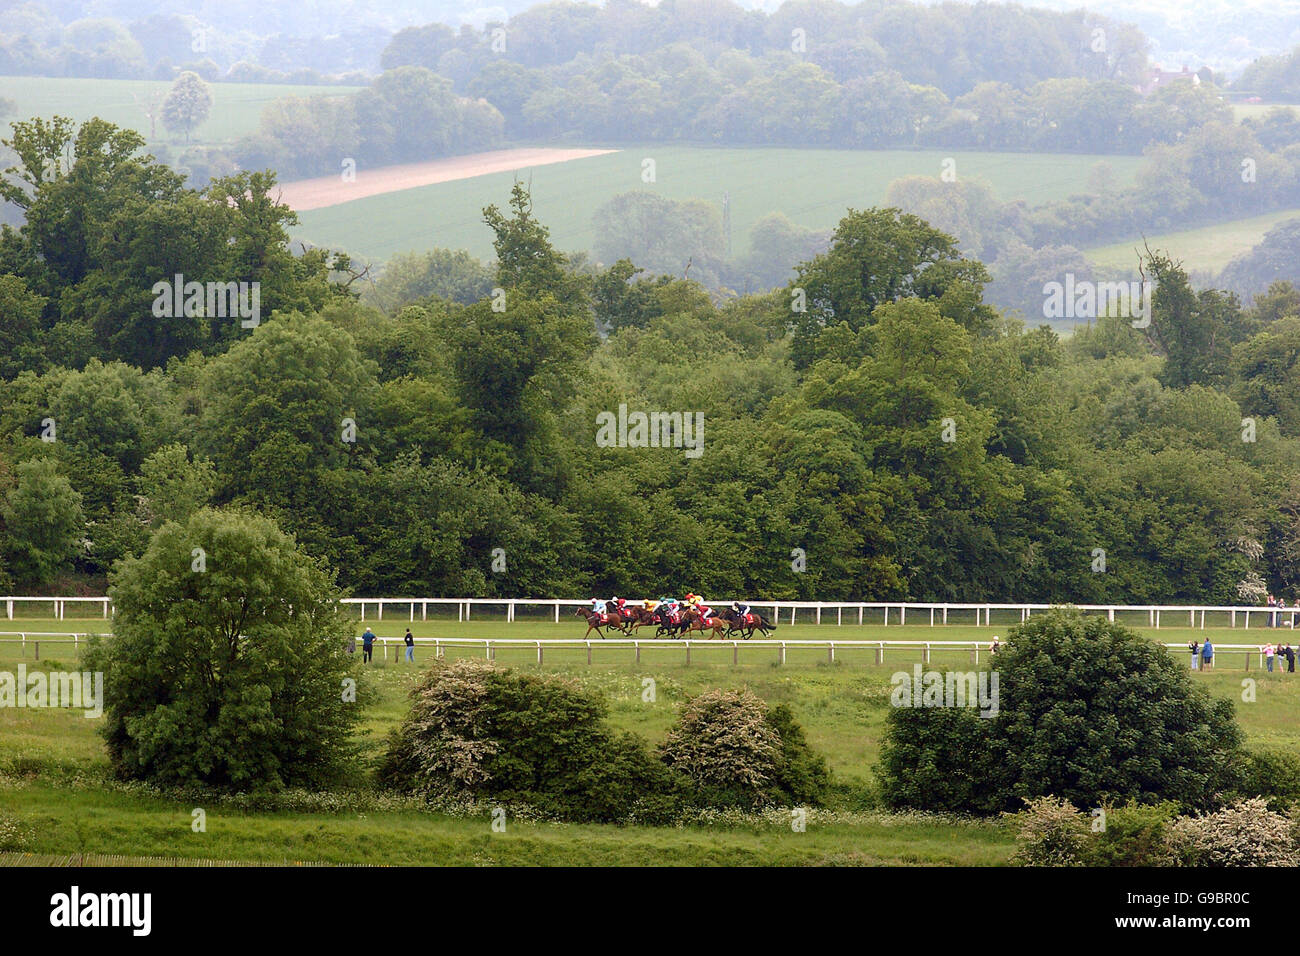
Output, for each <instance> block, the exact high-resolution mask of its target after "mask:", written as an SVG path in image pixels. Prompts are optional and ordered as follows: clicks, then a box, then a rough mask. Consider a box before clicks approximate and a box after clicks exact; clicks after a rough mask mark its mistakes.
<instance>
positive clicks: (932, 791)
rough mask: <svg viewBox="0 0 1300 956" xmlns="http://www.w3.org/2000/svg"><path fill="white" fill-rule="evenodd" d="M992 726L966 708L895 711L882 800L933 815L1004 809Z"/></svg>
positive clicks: (888, 722)
mask: <svg viewBox="0 0 1300 956" xmlns="http://www.w3.org/2000/svg"><path fill="white" fill-rule="evenodd" d="M992 759H993V749H992V746H991V743H990V740H989V727H988V721H987V720H984V719H981V718H980V717H979V715H978V714H977V713H976V712H975V711H974V710H973V709H970V708H965V707H938V708H921V707H896V708H891V710H890V711H889V714H888V716H887V717H886V719H885V736H884V740H883V741H882V743H881V748H880V773H879V777H880V795H881V799H882V800H883V801H884V804H885V806H887V807H893V808H899V809H901V808H909V809H913V810H925V811H929V812H933V813H996V812H998V811H999V810H1002V809H1004V807H1003V804H1004V802H1005V801H1004V799H1003V797H1002V795H1001V794H1000V793H998V792H997V790H996V788H995V786H994V781H995V775H994V771H993V767H992V766H991V761H992Z"/></svg>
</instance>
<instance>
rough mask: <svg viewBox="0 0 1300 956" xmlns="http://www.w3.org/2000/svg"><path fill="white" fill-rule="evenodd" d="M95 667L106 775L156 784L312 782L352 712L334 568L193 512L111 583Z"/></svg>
mask: <svg viewBox="0 0 1300 956" xmlns="http://www.w3.org/2000/svg"><path fill="white" fill-rule="evenodd" d="M110 594H111V595H112V597H113V603H114V607H115V616H114V622H113V630H114V633H113V636H112V637H108V638H104V639H103V640H102V641H100V642H98V643H96V644H95V645H94V646H92V648H91V650H90V653H89V663H88V666H89V667H90V668H91V669H92V670H102V671H103V672H104V675H105V700H106V701H107V708H106V713H105V719H106V723H105V727H104V731H103V732H104V737H105V739H106V741H107V743H108V753H109V759H110V760H111V762H112V764H113V767H114V769H115V771H116V772H117V773H118V774H120V775H121V776H123V777H126V778H130V779H140V780H147V781H149V782H151V783H155V784H159V785H162V786H192V785H206V786H212V787H219V788H230V789H236V790H248V789H264V788H265V789H275V788H279V787H283V786H305V787H321V786H328V785H330V784H334V783H337V782H338V781H339V780H340V779H341V778H342V776H343V775H344V774H345V773H346V772H348V771H350V770H352V769H353V767H352V764H351V758H352V757H353V755H354V753H355V749H354V741H353V739H352V735H353V733H354V731H355V728H356V726H357V724H358V723H359V721H360V718H361V705H360V704H359V703H358V702H357V700H358V697H357V696H356V695H355V694H354V693H353V691H354V690H355V689H356V684H355V683H354V681H355V679H356V675H355V674H354V672H353V662H352V661H351V659H350V658H349V656H348V654H347V652H346V650H345V646H344V645H345V642H346V639H347V636H348V635H349V634H350V633H351V624H350V623H349V622H348V621H346V620H345V619H344V618H343V617H342V615H341V613H340V609H339V607H340V606H339V604H338V598H339V597H340V593H339V592H338V590H337V589H336V588H335V586H334V582H333V575H332V574H331V573H329V572H327V571H326V570H325V569H324V568H323V567H321V566H320V565H319V564H318V563H317V562H316V561H315V560H314V559H312V558H310V557H309V556H308V555H306V554H305V553H304V552H303V551H302V550H301V549H300V548H299V547H298V546H297V545H296V544H295V542H294V541H293V539H292V538H290V537H288V536H286V535H285V534H284V533H283V532H281V531H280V530H279V529H278V528H277V527H276V526H275V524H274V523H273V522H271V521H269V520H267V519H265V518H261V517H258V516H255V515H252V514H247V513H240V512H223V511H213V510H203V511H199V512H197V513H195V514H193V515H192V516H191V517H190V518H188V519H187V520H186V521H185V522H184V523H176V522H171V523H168V524H166V525H164V526H163V527H162V528H161V529H160V530H159V531H158V532H156V533H155V535H154V537H153V539H152V540H151V541H150V542H149V546H148V548H147V549H146V550H145V552H144V554H142V555H141V556H140V557H138V558H129V559H127V560H126V561H124V562H123V563H122V564H121V565H120V566H119V567H118V568H117V570H116V571H115V573H114V574H113V575H112V578H111V588H110Z"/></svg>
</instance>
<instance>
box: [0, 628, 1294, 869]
mask: <svg viewBox="0 0 1300 956" xmlns="http://www.w3.org/2000/svg"><path fill="white" fill-rule="evenodd" d="M69 610H70V609H69ZM371 612H373V608H372V609H371ZM476 613H478V616H479V617H480V618H483V619H480V620H471V621H470V622H457V621H456V620H455V608H454V606H453V607H452V608H451V609H450V615H448V614H447V613H446V612H444V613H443V614H441V615H438V616H436V617H433V618H432V619H430V620H421V619H420V617H421V615H420V612H419V609H418V608H417V611H416V615H415V616H416V621H415V622H414V624H413V625H412V628H413V631H414V633H415V634H416V635H417V637H420V638H439V639H452V638H488V639H492V640H501V639H505V638H516V639H523V640H526V641H528V642H531V643H529V644H526V645H522V646H520V645H496V646H495V647H494V650H493V653H494V656H495V659H496V660H497V661H498V662H499V663H502V664H512V665H515V666H519V667H523V668H530V669H531V668H537V667H538V664H537V642H542V647H543V663H542V665H541V667H542V668H544V669H545V670H546V671H548V672H553V673H560V674H564V675H567V676H569V677H571V678H572V679H574V680H576V681H577V682H578V683H579V684H580V685H582V686H583V687H585V688H587V689H588V690H591V691H595V692H598V693H600V694H601V695H602V696H604V698H605V699H606V700H607V701H608V702H609V719H610V722H611V723H612V724H613V725H614V726H616V727H618V728H620V729H625V730H629V731H632V732H635V733H637V734H639V735H641V736H642V737H644V738H645V739H647V740H648V741H650V742H652V743H654V742H658V741H659V740H661V739H662V738H663V736H664V734H665V733H666V732H667V730H668V728H669V727H670V726H671V725H672V723H673V721H674V720H675V717H676V713H677V710H678V708H679V707H680V705H681V703H682V702H683V701H684V700H685V699H686V698H687V697H690V696H692V695H695V694H698V693H700V692H702V691H704V690H707V689H709V688H713V687H719V686H721V687H742V686H743V687H748V688H749V689H750V690H752V691H753V692H754V693H756V694H758V695H759V696H761V697H763V698H764V699H765V700H767V701H768V702H770V703H773V704H775V703H785V704H787V705H788V706H790V707H791V709H792V710H793V711H794V714H795V716H796V718H797V719H798V721H799V722H800V724H801V725H802V726H803V727H804V729H805V731H806V733H807V735H808V739H809V741H810V743H811V744H812V746H813V747H814V748H816V749H817V750H818V751H819V752H820V753H822V754H823V755H825V757H826V759H827V761H828V763H829V764H830V766H831V769H832V771H833V773H834V775H835V779H836V781H837V782H838V784H840V787H839V790H838V793H839V796H838V797H837V798H836V799H837V801H838V802H837V805H836V806H835V807H834V809H833V812H831V813H829V814H826V815H823V816H816V815H814V816H813V817H812V818H810V824H809V827H808V831H807V832H806V833H796V832H794V831H793V830H791V828H790V827H788V826H785V825H782V823H781V821H779V820H777V821H775V822H771V821H769V823H768V824H762V825H760V824H756V823H755V824H743V825H738V824H734V823H733V824H730V825H722V824H718V825H713V826H690V827H679V828H648V827H626V828H619V827H601V826H576V825H560V824H544V823H527V822H523V821H517V822H512V823H511V824H509V825H508V826H507V831H506V833H504V834H501V833H493V832H492V831H491V828H490V826H489V821H488V820H487V819H486V818H482V819H479V818H475V817H468V818H455V817H449V816H446V815H444V814H434V813H430V812H427V811H423V810H420V809H417V808H414V807H411V806H400V807H397V808H391V807H386V806H381V804H383V800H384V799H385V798H383V797H381V796H380V795H378V794H376V793H374V792H373V791H370V790H368V789H366V786H367V781H368V778H369V774H370V773H372V772H373V769H374V766H375V765H376V763H377V762H378V760H379V758H380V756H381V755H382V753H383V751H384V741H385V738H386V736H387V735H388V733H389V731H390V730H392V729H393V728H394V727H396V726H397V725H398V724H399V723H400V722H401V720H402V718H403V716H404V715H405V712H406V707H407V694H408V692H409V690H410V688H411V687H412V686H413V684H414V682H415V681H416V679H417V678H418V675H419V673H420V671H421V670H422V669H423V668H424V667H426V666H427V665H428V662H429V661H430V660H431V659H432V657H433V654H434V649H433V647H431V646H429V645H425V644H421V645H420V646H418V647H417V650H416V663H415V664H414V665H410V664H406V663H405V662H404V661H402V662H397V661H395V659H394V658H395V656H396V654H397V647H398V642H399V641H400V637H401V635H402V633H403V632H404V630H405V628H406V626H407V625H408V623H410V622H409V616H410V615H409V611H408V613H407V614H404V615H397V614H396V613H386V614H385V620H384V621H383V622H378V621H373V620H368V621H367V623H369V624H372V625H373V628H374V630H375V632H376V634H377V635H378V636H379V637H380V638H386V639H388V640H389V641H390V644H389V648H388V649H387V653H386V654H384V653H383V651H384V648H383V646H382V643H381V645H380V647H379V648H377V650H376V655H375V660H374V661H373V662H372V663H371V664H370V665H368V667H367V675H368V680H369V681H370V682H371V685H372V686H373V688H374V689H375V691H376V695H375V696H376V702H375V703H374V704H373V705H372V706H371V707H370V708H369V710H368V711H367V714H366V720H365V724H364V727H363V742H364V751H365V754H366V757H365V759H366V762H367V764H368V770H367V771H366V779H362V780H359V781H357V785H358V787H360V788H361V789H360V790H359V791H357V792H353V793H350V794H341V795H339V797H340V800H341V802H342V803H343V804H344V806H343V807H341V808H327V809H315V808H312V809H309V810H304V811H301V812H299V811H297V810H294V811H293V812H289V811H286V810H276V811H274V812H272V811H261V812H252V811H248V810H239V811H235V810H227V809H223V808H222V807H221V806H219V805H218V806H211V807H205V808H204V809H205V811H206V812H207V814H208V830H207V832H206V833H198V834H196V833H194V832H192V830H191V828H190V822H191V815H190V814H191V811H192V809H193V807H192V806H191V805H190V802H181V801H178V800H176V799H173V798H168V797H165V796H160V795H157V794H152V793H149V792H146V791H143V790H132V789H123V788H121V787H119V786H117V785H114V784H112V783H111V781H110V780H109V777H108V763H107V759H106V757H105V755H104V751H103V745H102V741H101V739H100V737H99V735H98V734H97V732H96V730H97V727H98V726H99V725H100V722H99V721H97V720H93V719H87V718H86V717H84V716H83V715H82V713H81V712H79V711H71V710H48V709H47V710H30V709H21V710H20V709H8V708H6V709H0V812H4V813H5V814H8V815H10V816H12V817H15V818H16V819H17V820H18V822H19V824H20V826H22V827H23V828H24V830H25V832H26V833H27V835H28V836H27V839H26V841H25V843H24V846H23V849H24V850H26V851H28V852H31V853H39V854H72V853H90V854H95V853H101V854H126V855H131V856H142V857H143V856H166V857H180V858H194V859H209V860H235V861H239V860H245V861H252V860H259V861H286V860H287V861H295V860H298V861H325V862H332V863H390V864H408V863H409V864H416V863H419V864H478V865H483V864H487V865H490V864H511V863H515V864H520V863H523V864H528V863H539V864H540V863H546V864H574V865H600V864H637V865H654V864H677V865H707V864H817V863H845V864H853V863H861V864H892V865H906V864H929V865H997V864H1000V863H1004V862H1005V861H1006V860H1007V858H1008V857H1009V855H1010V853H1011V851H1012V849H1013V843H1014V841H1013V835H1012V833H1011V832H1010V830H1009V829H1008V828H1007V827H1006V826H1005V825H1004V824H1002V823H1000V822H997V821H953V820H942V819H935V818H928V817H924V816H912V815H904V816H901V817H896V816H892V815H889V814H883V813H879V812H875V811H868V810H865V808H864V806H863V805H862V803H861V801H862V799H863V798H862V795H863V794H869V793H870V792H871V790H872V787H873V786H874V765H875V763H876V761H877V760H878V758H879V753H880V749H879V748H880V742H881V737H882V733H883V728H884V721H885V716H886V714H887V713H888V708H889V694H890V691H891V689H892V685H891V683H890V678H891V675H892V674H893V673H895V672H896V671H899V670H910V669H911V667H912V665H913V664H916V663H920V662H921V660H922V650H921V649H920V648H915V649H908V650H904V649H899V648H889V649H887V650H886V651H885V659H884V662H883V663H879V664H878V663H876V659H875V650H874V649H870V648H866V649H863V648H847V647H842V646H841V647H837V649H836V653H835V660H834V663H831V662H830V660H829V658H828V654H827V650H826V648H825V647H824V646H822V647H815V648H803V647H798V646H794V645H791V646H789V647H787V651H786V657H785V663H784V664H781V663H779V658H778V649H777V648H775V647H772V646H759V645H752V644H751V645H748V646H746V645H745V644H744V642H741V643H740V645H739V648H738V650H736V649H734V648H733V646H732V644H731V643H730V642H727V643H721V642H713V643H712V644H709V642H704V641H700V642H693V643H692V648H691V657H690V663H689V664H687V662H686V659H685V656H686V655H685V647H684V645H683V643H682V642H680V641H669V640H661V641H657V642H656V641H654V640H653V639H650V638H648V637H647V639H646V640H645V641H644V642H643V644H642V651H641V659H640V661H639V662H638V661H637V659H636V656H635V651H634V650H633V649H632V648H627V647H615V646H613V645H610V644H608V643H606V644H605V645H604V646H601V642H600V641H599V640H598V639H597V640H593V642H592V649H591V663H590V664H588V663H587V661H588V657H587V649H586V647H585V646H581V645H580V646H576V647H575V646H568V647H565V646H560V645H558V644H556V643H553V642H555V641H557V640H566V639H567V640H569V641H572V640H573V639H575V638H580V637H581V634H582V631H583V629H584V625H583V624H582V622H581V621H579V620H578V619H577V618H573V619H571V620H563V619H562V621H561V623H560V624H558V625H557V624H555V623H554V622H553V620H538V619H532V620H527V619H517V620H516V621H514V622H513V623H507V622H505V621H504V620H503V619H502V617H501V616H498V619H496V620H491V619H488V617H487V614H486V612H483V611H479V612H476ZM895 613H896V611H895ZM370 616H371V614H369V613H368V617H370ZM914 616H915V615H914ZM448 617H450V620H449V619H448ZM1017 619H1018V618H1017ZM833 620H834V617H833V615H832V616H830V621H832V622H833ZM925 620H926V621H928V617H927V618H926V619H925ZM1262 621H1263V618H1262V614H1261V617H1260V619H1259V621H1258V622H1256V621H1254V615H1252V627H1251V628H1250V630H1249V631H1247V630H1245V629H1244V628H1241V627H1238V628H1237V629H1236V631H1235V632H1234V631H1233V630H1231V629H1229V628H1226V627H1213V628H1208V629H1207V630H1205V631H1202V630H1201V629H1200V628H1199V627H1198V628H1189V627H1186V626H1185V625H1184V626H1181V627H1172V626H1171V627H1162V628H1161V629H1160V630H1159V631H1158V632H1157V631H1155V630H1152V629H1149V628H1146V629H1144V632H1145V633H1147V634H1148V635H1149V636H1151V637H1152V638H1153V639H1159V640H1161V641H1168V642H1179V643H1184V642H1186V641H1187V640H1189V639H1191V637H1192V636H1193V635H1195V636H1196V637H1197V638H1198V639H1203V638H1204V636H1205V635H1206V634H1209V635H1210V636H1211V638H1212V640H1214V641H1215V642H1216V643H1219V644H1229V643H1248V642H1249V643H1252V644H1257V643H1261V642H1262V641H1263V640H1265V639H1266V637H1275V638H1281V639H1284V638H1286V637H1289V636H1290V633H1291V632H1290V631H1289V630H1281V631H1271V630H1266V629H1264V628H1261V627H1259V626H1257V625H1258V623H1262ZM109 623H110V624H111V622H109ZM1006 623H1014V622H1000V621H999V620H998V615H997V614H996V613H995V614H994V621H993V625H992V626H991V627H978V628H977V627H975V626H974V625H973V623H966V624H956V623H954V624H952V625H949V626H948V627H941V626H936V627H934V628H931V627H930V626H929V625H928V623H919V622H918V623H909V624H908V625H906V626H899V625H898V624H896V623H895V624H891V625H889V626H885V625H884V624H883V623H874V624H865V625H863V626H861V627H859V626H858V625H857V624H856V622H854V623H852V624H845V625H843V626H839V625H836V624H834V623H829V622H827V615H825V614H824V615H823V623H822V624H821V625H820V626H818V625H815V624H812V623H807V624H803V623H796V624H795V625H794V626H793V627H791V626H789V625H788V624H785V625H783V626H782V627H781V628H780V629H779V631H778V632H777V633H778V634H779V635H780V636H781V637H782V638H786V639H788V640H801V639H802V640H819V641H826V640H829V639H835V640H876V641H880V640H886V641H889V640H917V641H925V640H933V641H939V640H955V641H965V642H977V643H979V644H980V645H981V646H982V647H984V646H986V645H987V643H988V641H989V640H990V639H991V637H992V635H993V634H995V633H996V634H998V635H1000V636H1001V637H1002V638H1003V639H1005V638H1006V637H1007V627H1006ZM70 625H73V626H70ZM361 628H362V624H361V622H360V621H359V620H358V621H357V631H358V633H359V632H360V630H361ZM0 629H2V630H6V631H22V632H24V633H26V634H27V635H28V636H29V643H28V645H27V646H26V648H23V647H22V646H21V645H15V644H0V669H2V670H8V671H13V670H14V669H15V668H16V666H17V664H18V663H19V662H24V663H25V664H26V666H27V667H28V668H29V669H31V668H37V667H39V668H42V669H46V670H71V669H74V668H75V667H76V666H77V658H78V656H79V654H78V652H77V650H76V649H74V648H73V646H72V645H70V644H56V643H53V641H54V640H59V639H58V638H54V637H53V636H49V637H46V638H45V639H44V640H43V641H42V645H41V649H40V662H39V664H38V663H37V662H36V659H35V650H36V648H35V642H36V640H38V639H39V635H41V634H45V635H51V632H54V631H68V630H76V631H78V632H82V633H84V632H88V631H93V630H96V629H98V630H105V629H106V628H105V622H104V621H103V619H102V618H98V619H96V618H92V617H82V618H80V619H77V618H71V617H69V618H65V620H63V621H54V620H51V619H49V618H42V619H32V618H15V619H14V620H0ZM5 639H6V640H8V637H7V636H6V638H5ZM547 642H552V643H550V644H548V643H547ZM359 653H360V649H359V648H358V654H359ZM443 653H444V655H445V656H446V657H448V658H455V657H461V656H474V657H482V656H484V649H483V648H482V647H464V646H461V647H457V646H444V648H443ZM1174 653H1175V656H1176V657H1177V659H1179V660H1180V661H1181V660H1184V659H1185V657H1186V655H1185V654H1184V653H1183V652H1181V651H1176V652H1174ZM733 654H734V655H736V656H733ZM24 655H25V656H24ZM930 659H931V663H932V664H933V665H934V666H936V667H943V666H951V667H962V668H968V667H970V666H971V650H970V649H969V648H957V649H950V650H942V649H939V648H938V647H932V648H931V658H930ZM733 661H737V662H738V663H733ZM987 662H988V654H987V651H985V650H981V653H980V666H981V667H983V666H986V665H987ZM1244 663H1245V655H1244V654H1243V653H1242V652H1230V651H1222V652H1221V653H1220V655H1219V660H1218V666H1217V667H1216V669H1215V670H1214V671H1213V672H1211V673H1198V674H1197V675H1196V680H1198V681H1200V682H1202V683H1203V684H1204V686H1206V687H1207V688H1208V689H1209V690H1210V692H1211V693H1213V694H1215V695H1217V696H1221V697H1225V698H1229V699H1232V700H1233V701H1234V702H1235V703H1236V711H1237V715H1238V719H1239V721H1240V723H1241V726H1242V728H1243V729H1244V730H1245V732H1246V734H1247V738H1248V745H1249V746H1252V747H1256V748H1268V749H1283V750H1289V751H1295V752H1300V724H1298V723H1297V722H1296V720H1295V715H1296V714H1297V713H1300V680H1297V675H1296V674H1287V673H1281V672H1278V673H1274V674H1271V675H1269V674H1264V673H1261V672H1260V669H1259V666H1258V661H1257V659H1256V660H1254V661H1252V664H1251V669H1250V671H1249V672H1247V671H1246V670H1245V666H1244ZM1243 680H1250V681H1251V682H1253V687H1254V691H1255V699H1254V700H1253V701H1252V702H1249V703H1247V702H1245V701H1243V699H1242V694H1243V683H1242V682H1243ZM648 689H649V690H650V693H647V690H648ZM358 801H360V803H361V804H362V806H361V807H360V808H358V807H357V806H356V803H357V802H358ZM367 801H375V802H376V806H375V808H374V811H373V812H371V811H369V810H368V809H367V807H366V806H365V804H366V803H367ZM191 802H192V801H191ZM3 862H4V861H3V860H0V863H3Z"/></svg>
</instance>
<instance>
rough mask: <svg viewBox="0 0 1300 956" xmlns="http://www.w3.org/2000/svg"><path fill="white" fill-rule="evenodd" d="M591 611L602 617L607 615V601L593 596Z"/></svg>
mask: <svg viewBox="0 0 1300 956" xmlns="http://www.w3.org/2000/svg"><path fill="white" fill-rule="evenodd" d="M591 613H592V614H599V615H600V616H601V617H604V616H605V602H604V601H603V600H601V599H600V598H592V599H591Z"/></svg>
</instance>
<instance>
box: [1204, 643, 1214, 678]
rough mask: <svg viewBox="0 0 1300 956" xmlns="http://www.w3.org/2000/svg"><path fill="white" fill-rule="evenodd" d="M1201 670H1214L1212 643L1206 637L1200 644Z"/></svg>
mask: <svg viewBox="0 0 1300 956" xmlns="http://www.w3.org/2000/svg"><path fill="white" fill-rule="evenodd" d="M1201 670H1203V671H1212V670H1214V645H1213V644H1211V643H1210V641H1209V640H1208V639H1207V640H1206V642H1205V643H1204V644H1202V645H1201Z"/></svg>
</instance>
